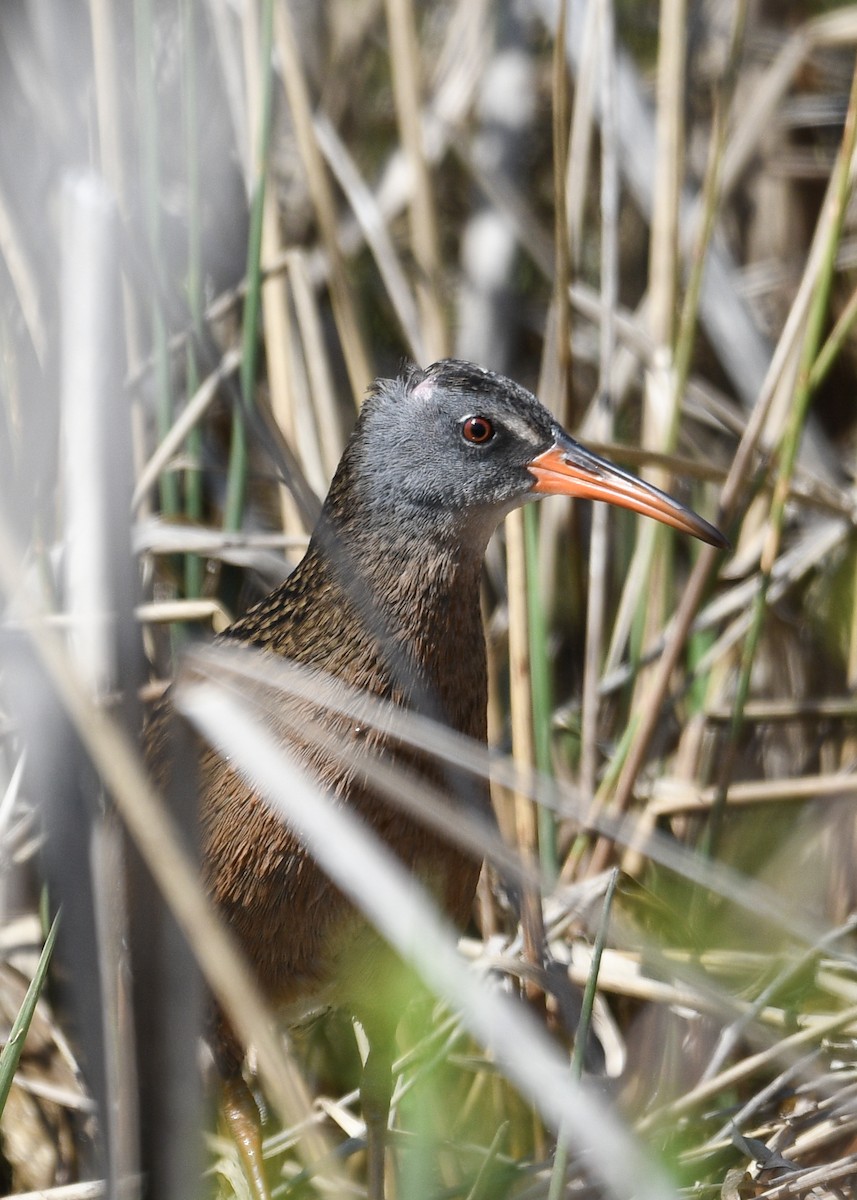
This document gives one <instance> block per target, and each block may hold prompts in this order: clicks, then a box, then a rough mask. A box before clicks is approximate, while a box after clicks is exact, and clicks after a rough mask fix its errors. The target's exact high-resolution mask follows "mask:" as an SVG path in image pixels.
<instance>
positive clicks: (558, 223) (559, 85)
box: [553, 0, 572, 426]
mask: <svg viewBox="0 0 857 1200" xmlns="http://www.w3.org/2000/svg"><path fill="white" fill-rule="evenodd" d="M567 18H568V0H560V3H559V13H558V19H557V30H556V40H555V43H554V53H553V186H554V255H555V258H556V279H555V284H554V303H555V304H556V346H557V358H558V359H559V374H560V393H561V402H560V409H559V419H560V422H561V423H562V424H563V425H566V426H567V425H568V423H569V421H570V419H571V370H572V361H571V304H570V302H569V287H570V284H571V257H570V253H569V243H568V197H567V195H566V172H567V155H568V138H569V115H568V114H569V108H568V65H567V63H566V58H565V38H566V26H567Z"/></svg>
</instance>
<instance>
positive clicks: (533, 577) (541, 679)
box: [524, 504, 557, 881]
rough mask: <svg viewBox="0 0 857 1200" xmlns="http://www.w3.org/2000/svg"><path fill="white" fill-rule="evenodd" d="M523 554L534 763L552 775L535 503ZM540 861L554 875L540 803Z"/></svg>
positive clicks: (550, 832) (550, 824)
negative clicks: (525, 576) (525, 581)
mask: <svg viewBox="0 0 857 1200" xmlns="http://www.w3.org/2000/svg"><path fill="white" fill-rule="evenodd" d="M524 557H525V569H526V575H527V625H528V631H529V647H530V695H531V699H532V713H533V750H534V755H535V765H536V768H537V770H538V771H540V772H541V773H542V774H543V775H550V774H552V762H551V714H552V707H553V706H552V702H551V681H550V670H549V667H548V639H547V626H546V622H545V611H544V608H543V606H542V602H541V596H540V594H539V517H538V512H537V510H536V506H535V505H533V504H529V505H527V506H526V507H525V508H524ZM538 827H539V860H540V862H541V868H542V874H543V875H544V877H545V878H546V879H547V880H548V881H550V880H553V879H554V878H555V877H556V870H557V862H556V822H555V820H554V815H553V813H552V812H551V811H550V810H549V809H547V808H545V807H544V806H543V805H539V809H538Z"/></svg>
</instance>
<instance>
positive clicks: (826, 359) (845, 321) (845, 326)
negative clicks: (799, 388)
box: [809, 289, 857, 392]
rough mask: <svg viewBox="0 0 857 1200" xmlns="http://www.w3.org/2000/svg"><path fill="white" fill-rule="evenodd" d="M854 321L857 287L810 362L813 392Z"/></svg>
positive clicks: (810, 383) (837, 352) (856, 314)
mask: <svg viewBox="0 0 857 1200" xmlns="http://www.w3.org/2000/svg"><path fill="white" fill-rule="evenodd" d="M855 321H857V289H855V290H854V291H853V292H852V293H851V295H850V297H849V299H848V303H847V304H846V305H845V308H844V309H843V310H842V312H841V313H840V315H839V319H838V320H837V322H836V324H835V325H834V327H833V330H832V331H831V333H830V336H829V337H828V339H827V341H826V342H825V343H824V345H823V346H822V347H821V350H820V351H819V354H818V358H816V360H815V362H814V363H813V364H812V370H811V371H810V373H809V386H810V390H811V391H813V392H815V391H816V390H817V389H818V388H819V387H821V385H822V383H823V382H824V380H825V379H826V378H827V376H828V373H829V371H830V369H831V367H832V366H833V364H834V363H835V361H836V359H837V357H838V355H839V352H840V351H841V349H842V347H843V345H844V344H845V340H846V338H847V337H848V335H849V334H850V332H851V330H852V329H853V327H854V322H855Z"/></svg>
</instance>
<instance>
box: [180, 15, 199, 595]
mask: <svg viewBox="0 0 857 1200" xmlns="http://www.w3.org/2000/svg"><path fill="white" fill-rule="evenodd" d="M195 11H196V5H195V3H194V0H182V19H183V24H184V41H185V47H186V53H185V69H186V76H185V79H186V91H185V140H186V145H187V185H188V269H187V295H188V306H189V308H190V315H191V321H192V324H193V328H194V330H195V331H196V333H197V334H199V332H200V330H201V329H202V321H203V298H202V246H201V218H202V212H201V209H200V186H199V183H200V180H199V109H198V99H199V96H198V90H197V89H198V84H199V73H198V63H197V39H196V25H195V22H194V13H195ZM198 387H199V370H198V367H197V361H196V353H195V349H194V339H193V338H189V339H188V344H187V398H188V400H189V399H190V398H191V397H192V396H193V395H195V393H196V390H197V388H198ZM187 453H188V457H189V458H190V459H191V461H192V462H193V464H194V465H193V466H192V467H189V468H188V470H187V471H185V479H184V485H185V495H184V501H185V516H186V517H187V519H188V521H190V522H191V523H194V524H198V523H199V522H200V521H201V520H202V510H203V494H202V472H201V470H200V468H199V463H200V457H201V453H202V432H201V430H200V428H199V426H198V425H197V426H196V427H195V428H194V429H193V432H192V433H190V434H189V435H188V439H187ZM184 570H185V595H186V596H187V597H189V598H195V597H197V596H200V595H202V582H203V562H202V559H201V558H200V557H199V555H198V554H186V555H185V563H184Z"/></svg>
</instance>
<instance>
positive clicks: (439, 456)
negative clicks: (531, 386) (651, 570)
mask: <svg viewBox="0 0 857 1200" xmlns="http://www.w3.org/2000/svg"><path fill="white" fill-rule="evenodd" d="M543 495H565V496H579V497H582V498H584V499H587V500H606V501H607V502H608V503H611V504H617V505H620V506H621V507H623V508H630V509H632V510H634V511H635V512H639V513H644V514H645V515H646V516H650V517H654V518H655V519H656V520H659V521H662V522H664V523H665V524H667V525H672V526H674V527H675V528H676V529H679V530H681V531H682V532H684V533H690V534H693V536H694V537H698V538H701V539H702V540H703V541H705V542H709V543H710V544H711V545H714V546H721V547H725V546H726V545H727V544H728V543H727V542H726V539H725V538H724V537H723V536H722V534H720V533H719V532H718V530H716V529H715V528H714V527H713V526H712V525H709V524H708V522H707V521H704V520H703V519H702V518H701V517H699V516H697V515H696V513H694V512H692V511H691V510H690V509H689V508H687V507H685V506H684V505H683V504H680V503H679V502H678V501H677V500H674V499H672V497H670V496H668V495H666V494H665V493H664V492H661V491H659V490H658V489H657V488H655V487H653V486H652V485H651V484H648V483H645V482H644V481H643V480H641V479H637V478H636V476H634V475H631V474H630V473H629V472H627V471H623V470H622V469H621V468H620V467H616V466H614V465H613V464H612V463H610V462H608V461H607V460H606V459H603V458H601V457H600V456H599V455H597V454H594V453H593V452H592V451H590V450H587V449H586V448H585V447H584V446H582V445H580V443H579V442H576V441H575V440H574V439H573V438H571V437H569V435H568V434H567V433H566V432H565V431H564V430H563V429H562V428H561V426H560V425H559V424H558V423H557V422H556V420H555V419H554V418H553V417H552V416H551V414H550V413H549V412H548V410H547V409H546V408H545V407H544V405H542V404H540V403H539V401H538V400H537V399H536V398H535V396H533V395H532V393H530V392H528V391H527V390H526V389H525V388H522V387H520V386H519V385H518V384H516V383H513V382H512V380H510V379H506V378H505V377H504V376H502V375H496V374H494V373H493V372H491V371H486V370H483V369H482V368H481V367H477V366H474V365H473V364H472V363H467V362H461V361H458V360H456V359H445V360H443V361H441V362H437V363H434V364H433V365H432V366H430V367H427V368H426V369H425V370H416V369H413V370H411V371H408V372H406V373H405V374H404V375H402V376H401V377H399V378H398V379H394V380H382V381H379V382H378V383H377V384H376V385H375V386H374V388H373V389H372V392H371V393H370V395H369V396H368V397H367V399H366V401H365V403H364V406H363V409H362V410H361V414H360V418H359V421H358V424H357V427H356V429H355V431H354V434H353V435H352V438H351V442H350V443H349V446H348V449H347V450H346V453H345V455H344V457H343V463H342V467H341V468H340V472H338V473H337V479H336V480H335V481H334V486H333V487H332V489H331V495H330V498H329V502H328V503H329V504H331V505H333V506H334V507H336V508H340V509H341V508H343V507H344V506H349V505H355V504H356V505H357V506H359V508H360V509H361V510H363V512H364V513H365V511H366V510H367V509H368V511H370V512H371V513H372V516H373V522H374V523H377V522H380V523H381V525H382V526H386V527H388V528H390V529H391V530H392V529H393V528H394V527H395V526H396V524H397V523H405V524H407V525H408V526H411V525H413V526H415V527H416V528H419V527H420V526H421V525H422V527H423V528H424V529H425V530H426V532H427V533H428V532H429V531H431V530H444V531H446V530H457V531H458V533H459V535H461V534H462V533H464V531H465V530H467V529H470V530H472V531H473V532H474V534H476V532H477V531H478V532H479V534H482V535H485V536H484V539H483V537H480V538H479V540H484V541H487V534H489V533H490V532H491V531H492V530H493V528H494V527H495V526H496V525H497V523H498V522H499V520H500V519H501V518H502V517H503V516H505V514H506V513H508V512H509V511H511V510H512V509H513V508H516V507H517V506H518V505H520V504H524V503H526V502H527V501H529V500H534V499H538V498H539V497H540V496H543ZM340 515H342V514H341V513H340Z"/></svg>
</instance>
